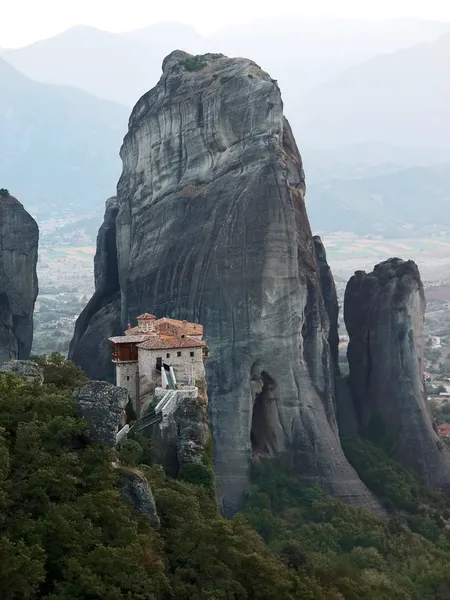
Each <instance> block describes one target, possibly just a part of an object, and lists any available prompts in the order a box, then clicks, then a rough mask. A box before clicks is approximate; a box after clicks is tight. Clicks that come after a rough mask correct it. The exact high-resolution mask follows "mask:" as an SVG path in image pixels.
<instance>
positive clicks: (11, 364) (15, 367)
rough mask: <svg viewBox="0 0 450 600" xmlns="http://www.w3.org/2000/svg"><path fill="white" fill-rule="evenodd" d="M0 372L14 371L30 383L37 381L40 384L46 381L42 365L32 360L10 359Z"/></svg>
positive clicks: (0, 368)
mask: <svg viewBox="0 0 450 600" xmlns="http://www.w3.org/2000/svg"><path fill="white" fill-rule="evenodd" d="M0 373H13V374H14V375H16V376H17V377H22V379H26V380H27V381H29V382H30V383H32V382H34V381H35V382H37V383H38V384H39V385H42V384H43V383H44V372H43V370H42V369H41V367H40V366H39V365H38V364H37V363H35V362H34V361H32V360H9V361H8V362H6V363H5V364H4V365H3V366H2V367H0Z"/></svg>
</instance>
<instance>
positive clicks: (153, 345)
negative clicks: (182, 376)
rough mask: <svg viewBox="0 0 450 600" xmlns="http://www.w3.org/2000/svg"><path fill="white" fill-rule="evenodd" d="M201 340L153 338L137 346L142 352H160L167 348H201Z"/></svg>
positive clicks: (202, 343)
mask: <svg viewBox="0 0 450 600" xmlns="http://www.w3.org/2000/svg"><path fill="white" fill-rule="evenodd" d="M204 345H205V342H204V341H203V340H194V339H192V338H189V337H175V336H172V335H161V336H153V337H151V338H148V339H146V340H145V342H142V343H141V344H138V348H142V349H143V350H160V349H161V350H162V349H166V348H167V349H169V348H202V347H203V346H204Z"/></svg>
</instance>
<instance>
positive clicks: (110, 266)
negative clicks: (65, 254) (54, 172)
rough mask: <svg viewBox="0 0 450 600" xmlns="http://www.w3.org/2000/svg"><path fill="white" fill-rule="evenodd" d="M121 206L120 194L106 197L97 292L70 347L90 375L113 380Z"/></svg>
mask: <svg viewBox="0 0 450 600" xmlns="http://www.w3.org/2000/svg"><path fill="white" fill-rule="evenodd" d="M118 210H119V207H118V202H117V198H115V197H113V198H110V199H109V200H107V202H106V211H105V218H104V222H103V225H102V226H101V227H100V230H99V232H98V236H97V251H96V254H95V258H94V276H95V292H94V295H93V296H92V298H91V299H90V301H89V303H88V304H87V306H86V307H85V308H84V310H83V312H82V313H81V315H80V316H79V317H78V319H77V323H76V327H75V333H74V337H73V339H72V342H71V344H70V348H69V359H70V360H73V361H74V362H75V363H77V364H78V365H79V366H80V367H81V368H82V369H83V370H84V371H85V372H86V374H87V375H88V376H89V377H90V378H91V379H99V378H100V379H105V380H106V381H110V382H113V381H114V365H113V363H112V361H111V350H110V347H109V342H108V337H110V336H113V335H121V333H122V327H121V324H120V292H119V274H118V271H117V249H116V217H117V213H118ZM94 356H95V357H96V358H95V360H93V357H94Z"/></svg>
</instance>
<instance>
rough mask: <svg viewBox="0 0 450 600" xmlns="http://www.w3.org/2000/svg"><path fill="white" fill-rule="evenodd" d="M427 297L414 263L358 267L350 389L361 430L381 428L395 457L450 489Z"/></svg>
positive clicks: (349, 310)
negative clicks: (431, 402) (433, 382)
mask: <svg viewBox="0 0 450 600" xmlns="http://www.w3.org/2000/svg"><path fill="white" fill-rule="evenodd" d="M424 314H425V296H424V291H423V285H422V282H421V279H420V274H419V270H418V268H417V265H416V264H415V263H414V262H413V261H403V260H401V259H399V258H391V259H389V260H387V261H385V262H382V263H380V264H379V265H377V266H376V267H375V268H374V270H373V272H372V273H368V274H366V273H365V272H364V271H357V272H356V273H355V275H354V276H353V277H352V278H351V279H350V281H349V283H348V285H347V289H346V292H345V303H344V317H345V323H346V326H347V330H348V334H349V337H350V342H349V346H348V361H349V365H350V387H351V392H352V395H353V400H354V406H355V412H356V416H357V419H358V422H359V426H360V427H361V428H369V429H374V428H375V429H376V430H377V433H378V435H380V436H383V437H384V438H385V439H386V440H388V441H390V443H392V445H393V452H394V457H395V458H396V459H397V460H399V461H400V462H401V463H403V464H404V465H405V466H406V467H408V468H411V469H413V470H414V471H415V472H416V473H417V474H418V475H419V477H420V479H421V480H422V482H423V483H424V484H426V485H428V486H430V487H437V488H442V489H444V490H446V491H449V492H450V452H449V451H448V449H447V448H446V447H445V446H444V444H442V442H441V441H440V440H439V438H438V436H437V434H436V432H435V429H434V423H433V419H432V416H431V412H430V410H429V407H428V406H427V403H426V392H425V387H424V377H423V343H424V336H423V323H424Z"/></svg>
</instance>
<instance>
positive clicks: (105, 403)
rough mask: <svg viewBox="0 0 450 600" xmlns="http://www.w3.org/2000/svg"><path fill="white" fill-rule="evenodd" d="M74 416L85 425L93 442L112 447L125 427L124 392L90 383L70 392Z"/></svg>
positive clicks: (100, 383)
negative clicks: (74, 403) (71, 393)
mask: <svg viewBox="0 0 450 600" xmlns="http://www.w3.org/2000/svg"><path fill="white" fill-rule="evenodd" d="M74 398H75V402H76V407H77V413H78V416H79V417H80V418H81V419H85V420H86V421H87V424H88V431H87V433H88V437H89V439H90V440H92V441H94V442H103V443H104V444H107V445H108V446H110V447H113V446H115V445H116V435H117V432H118V431H119V429H121V428H122V427H123V425H125V422H126V415H125V407H126V405H127V402H128V394H127V391H126V390H125V389H123V388H120V387H116V386H115V385H112V384H110V383H106V382H104V381H90V382H89V383H86V384H85V385H83V386H82V387H80V388H78V389H77V390H75V392H74Z"/></svg>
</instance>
